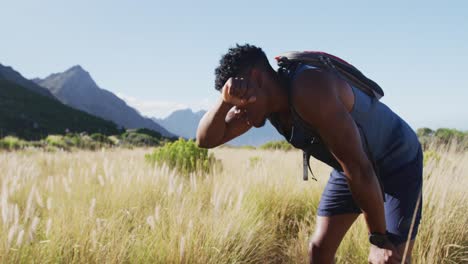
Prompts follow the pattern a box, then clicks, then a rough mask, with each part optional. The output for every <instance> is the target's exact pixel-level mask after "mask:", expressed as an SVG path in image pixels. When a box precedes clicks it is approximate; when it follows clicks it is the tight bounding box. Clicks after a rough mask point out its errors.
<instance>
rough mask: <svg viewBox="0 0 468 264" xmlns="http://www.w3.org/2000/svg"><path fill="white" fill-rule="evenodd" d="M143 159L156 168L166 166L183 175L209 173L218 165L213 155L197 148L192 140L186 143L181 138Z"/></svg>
mask: <svg viewBox="0 0 468 264" xmlns="http://www.w3.org/2000/svg"><path fill="white" fill-rule="evenodd" d="M145 158H146V160H147V161H149V162H150V163H152V164H155V165H157V166H161V165H163V164H166V165H167V166H168V167H169V168H171V169H176V170H177V171H178V172H179V173H182V174H184V175H188V174H189V173H192V172H210V171H211V169H212V167H213V166H214V165H215V164H218V165H219V163H217V161H216V159H215V157H214V155H213V153H210V154H208V150H207V149H203V148H199V147H198V146H197V145H196V143H195V142H194V141H193V140H188V141H186V140H184V139H182V138H181V139H179V140H177V141H175V142H169V143H167V144H166V145H164V146H163V147H161V148H158V149H156V150H155V151H154V152H153V153H152V154H147V155H146V156H145Z"/></svg>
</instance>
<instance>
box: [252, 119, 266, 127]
mask: <svg viewBox="0 0 468 264" xmlns="http://www.w3.org/2000/svg"><path fill="white" fill-rule="evenodd" d="M265 123H266V119H263V121H261V122H259V123H254V124H253V126H254V127H256V128H260V127H263V126H264V125H265Z"/></svg>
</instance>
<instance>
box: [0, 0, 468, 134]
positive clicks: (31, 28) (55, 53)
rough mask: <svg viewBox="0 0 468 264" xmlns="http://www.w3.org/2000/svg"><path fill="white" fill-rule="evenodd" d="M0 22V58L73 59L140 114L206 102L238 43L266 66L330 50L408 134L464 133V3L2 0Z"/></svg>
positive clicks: (26, 64) (48, 65) (57, 64)
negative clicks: (283, 56) (376, 87)
mask: <svg viewBox="0 0 468 264" xmlns="http://www.w3.org/2000/svg"><path fill="white" fill-rule="evenodd" d="M273 2H275V3H273ZM0 25H1V35H0V36H1V39H0V51H1V53H0V54H1V55H0V63H2V64H6V65H11V66H13V67H14V68H15V69H17V70H18V71H20V72H21V73H23V74H24V75H25V76H26V77H28V78H33V77H45V76H47V75H48V74H50V73H53V72H61V71H64V70H65V69H67V68H69V67H71V66H72V65H75V64H80V65H82V66H83V67H84V68H85V69H86V70H88V71H89V72H90V73H91V75H92V76H93V78H94V79H95V80H96V82H97V83H98V85H99V86H100V87H102V88H104V89H107V90H110V91H112V92H114V93H118V94H119V95H120V96H122V97H124V98H125V99H126V100H127V101H128V102H129V103H130V104H131V105H134V106H136V107H137V108H138V109H139V110H140V111H141V112H143V113H144V114H146V115H152V116H164V115H167V114H168V113H169V112H170V111H171V110H173V109H175V108H181V107H186V106H190V107H194V108H206V107H208V106H209V105H210V104H211V103H212V102H213V101H214V100H215V98H216V97H217V96H218V93H217V92H216V91H215V90H214V88H213V80H214V75H213V71H214V68H215V67H216V66H217V63H218V60H219V58H220V56H221V55H222V54H223V53H224V52H225V51H226V50H227V49H228V48H229V47H230V46H232V45H234V44H235V43H246V42H248V43H251V44H255V45H258V46H261V47H262V48H263V49H264V50H265V52H266V53H267V55H268V56H269V57H270V58H271V59H272V61H271V62H272V63H274V62H273V57H274V56H275V55H277V54H278V53H281V52H283V51H288V50H323V51H327V52H329V53H333V54H336V55H338V56H340V57H342V58H344V59H345V60H347V61H349V62H351V63H352V64H354V65H355V66H357V67H358V68H360V69H361V70H362V71H363V72H364V73H366V74H367V75H368V76H369V77H371V78H372V79H374V80H375V81H377V82H379V84H380V85H381V86H382V87H383V88H384V90H385V92H386V96H385V97H384V99H383V101H384V102H385V103H387V104H388V105H389V106H390V107H391V108H392V109H393V110H394V111H396V112H397V113H399V114H400V115H401V116H403V117H404V118H405V119H406V120H407V121H408V122H409V123H410V125H411V126H412V127H413V128H417V127H422V126H429V127H432V128H436V127H441V126H444V127H455V128H459V129H465V130H466V129H468V106H467V100H468V66H467V65H468V1H385V2H384V1H297V2H296V3H294V4H292V1H284V0H283V1H186V2H180V1H172V2H170V1H130V0H128V1H119V0H114V1H107V0H105V1H89V0H80V1H63V0H62V1H53V0H42V1H34V0H31V1H22V0H14V1H11V0H8V1H7V0H1V4H0Z"/></svg>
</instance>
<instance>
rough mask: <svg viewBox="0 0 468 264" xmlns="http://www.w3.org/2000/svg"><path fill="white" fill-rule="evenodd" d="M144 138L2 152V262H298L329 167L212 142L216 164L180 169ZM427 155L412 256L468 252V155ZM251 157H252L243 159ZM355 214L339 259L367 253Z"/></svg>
mask: <svg viewBox="0 0 468 264" xmlns="http://www.w3.org/2000/svg"><path fill="white" fill-rule="evenodd" d="M150 152H151V150H150V149H135V150H125V149H115V150H107V151H99V152H90V151H77V152H71V153H70V152H55V153H47V152H42V151H22V152H3V153H0V183H1V189H0V209H1V212H0V213H1V218H0V262H1V263H15V262H39V263H44V262H45V263H48V262H54V263H57V262H59V263H60V262H61V263H104V262H107V263H121V262H131V263H304V262H305V261H306V259H307V241H308V238H309V236H310V234H311V232H312V230H313V227H314V221H315V212H316V208H317V205H318V201H319V199H320V194H321V191H322V189H323V186H324V185H325V183H326V181H327V178H328V174H329V170H330V169H329V168H328V167H326V166H324V165H321V164H319V163H318V162H312V168H313V172H314V174H315V175H316V176H317V178H318V180H319V181H318V182H315V181H308V182H304V181H302V175H301V173H302V164H301V162H302V159H301V157H302V156H301V153H300V152H297V151H292V152H281V151H261V150H247V149H223V148H221V149H216V150H214V154H215V156H216V158H218V159H221V160H222V163H223V170H222V171H221V172H220V171H214V172H212V173H211V174H205V175H198V176H196V175H192V176H191V177H187V176H182V175H178V174H177V173H175V172H172V171H170V170H169V169H168V168H166V167H163V168H158V167H153V166H151V165H149V164H148V163H146V162H145V159H144V154H147V153H150ZM436 153H437V155H435V154H432V155H433V156H437V159H436V158H430V159H427V160H426V161H425V172H424V174H425V175H424V176H425V182H424V211H423V220H422V223H421V226H420V232H419V234H420V235H419V237H418V239H417V242H416V245H415V249H414V254H413V261H414V263H461V262H464V261H468V217H467V214H468V197H467V194H468V191H467V188H468V177H467V176H468V175H467V174H468V155H467V153H457V152H455V151H453V150H450V149H448V150H447V149H439V150H437V151H436ZM252 160H255V162H252ZM367 250H368V243H367V230H366V229H365V224H364V222H363V220H362V219H361V218H360V219H359V220H358V222H357V223H356V225H354V226H353V228H352V229H351V230H350V232H349V233H348V234H347V235H346V237H345V239H344V241H343V243H342V245H341V247H340V249H339V252H338V254H337V262H338V263H365V262H366V260H367Z"/></svg>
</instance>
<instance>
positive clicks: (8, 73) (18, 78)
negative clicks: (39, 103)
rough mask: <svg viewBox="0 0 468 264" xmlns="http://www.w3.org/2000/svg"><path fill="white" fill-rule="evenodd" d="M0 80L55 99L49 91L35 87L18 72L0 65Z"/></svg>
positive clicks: (35, 85)
mask: <svg viewBox="0 0 468 264" xmlns="http://www.w3.org/2000/svg"><path fill="white" fill-rule="evenodd" d="M0 80H6V81H9V82H11V83H16V84H18V85H19V86H22V87H24V88H26V89H28V90H30V91H32V92H35V93H38V94H40V95H43V96H47V97H49V98H54V99H55V97H54V96H53V95H52V93H51V92H49V90H47V89H45V88H43V87H41V86H39V85H37V84H36V83H34V82H33V81H30V80H28V79H26V78H24V77H23V76H22V75H21V74H20V73H19V72H17V71H15V70H14V69H13V68H12V67H10V66H4V65H2V64H0Z"/></svg>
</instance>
